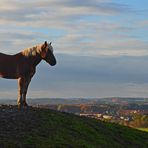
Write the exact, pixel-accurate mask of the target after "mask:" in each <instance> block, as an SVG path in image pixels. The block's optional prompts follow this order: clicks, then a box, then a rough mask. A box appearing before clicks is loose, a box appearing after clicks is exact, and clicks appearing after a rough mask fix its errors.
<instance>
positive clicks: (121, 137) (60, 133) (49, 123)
mask: <svg viewBox="0 0 148 148" xmlns="http://www.w3.org/2000/svg"><path fill="white" fill-rule="evenodd" d="M28 114H33V117H34V119H33V121H32V120H31V119H30V118H28V117H27V115H28ZM27 115H26V114H25V115H24V118H26V119H24V118H23V120H25V122H24V121H20V122H22V123H21V124H20V125H21V126H22V125H23V124H24V123H28V125H26V126H28V130H27V128H26V127H24V126H22V127H24V128H25V129H23V128H22V129H21V127H20V128H19V130H18V131H17V136H16V137H15V136H13V137H11V136H9V138H8V139H6V137H5V138H4V139H0V145H1V146H2V147H10V148H11V147H12V148H13V147H21V148H23V147H24V148H25V147H27V148H29V147H35V148H58V147H59V148H67V147H68V148H106V147H107V148H125V147H126V148H146V147H148V133H147V132H142V131H139V130H136V129H131V128H128V127H124V126H121V125H117V124H113V123H106V122H102V121H98V120H95V119H89V118H86V117H79V116H75V115H72V114H68V113H61V112H57V111H52V110H48V109H33V111H31V112H29V111H28V113H27ZM27 120H28V121H27ZM11 126H16V123H14V125H11ZM13 128H14V127H13ZM18 137H19V138H18Z"/></svg>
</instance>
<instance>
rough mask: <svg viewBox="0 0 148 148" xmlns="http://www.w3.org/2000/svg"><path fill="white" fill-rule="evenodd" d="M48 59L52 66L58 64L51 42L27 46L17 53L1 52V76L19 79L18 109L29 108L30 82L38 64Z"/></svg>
mask: <svg viewBox="0 0 148 148" xmlns="http://www.w3.org/2000/svg"><path fill="white" fill-rule="evenodd" d="M41 60H44V61H46V62H47V63H48V64H50V65H51V66H54V65H56V58H55V56H54V54H53V47H52V46H51V42H50V43H48V42H47V41H45V42H44V43H43V44H39V45H36V46H33V47H31V48H26V49H24V50H23V51H21V52H19V53H17V54H15V55H7V54H4V53H0V77H2V78H6V79H17V80H18V99H17V104H18V109H19V110H20V109H22V108H27V107H28V104H27V102H26V94H27V90H28V86H29V83H30V81H31V79H32V77H33V76H34V74H35V72H36V66H37V65H38V64H39V63H40V62H41Z"/></svg>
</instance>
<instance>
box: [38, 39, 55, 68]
mask: <svg viewBox="0 0 148 148" xmlns="http://www.w3.org/2000/svg"><path fill="white" fill-rule="evenodd" d="M41 57H42V59H43V60H45V61H46V62H47V63H49V64H50V65H51V66H54V65H56V59H55V56H54V54H53V47H52V46H51V42H50V43H47V41H45V43H44V44H43V45H42V46H41Z"/></svg>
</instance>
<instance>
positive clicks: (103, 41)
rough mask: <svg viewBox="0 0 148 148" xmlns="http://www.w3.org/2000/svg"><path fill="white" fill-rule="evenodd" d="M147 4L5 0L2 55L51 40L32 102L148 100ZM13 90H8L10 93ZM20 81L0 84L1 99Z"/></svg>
mask: <svg viewBox="0 0 148 148" xmlns="http://www.w3.org/2000/svg"><path fill="white" fill-rule="evenodd" d="M147 14H148V1H147V0H142V1H139V0H130V1H129V0H93V1H90V0H85V1H83V0H82V1H80V0H60V1H59V0H42V1H39V0H26V1H21V0H1V1H0V18H1V19H0V45H1V48H0V52H4V53H7V54H15V53H17V52H19V51H21V50H22V49H24V48H27V47H31V46H33V45H36V44H40V43H42V42H44V41H45V40H48V41H49V42H50V41H52V43H53V47H54V53H55V55H56V57H57V61H58V64H57V65H56V66H55V67H49V65H47V64H46V63H45V62H42V63H41V64H40V65H39V66H38V67H37V73H36V75H35V77H34V78H33V80H32V83H31V85H30V88H29V92H28V97H33V98H37V97H38V98H39V97H67V98H68V97H108V96H130V97H132V96H133V97H140V96H142V97H148V70H147V69H148V68H147V65H148V18H147ZM8 90H9V91H8ZM16 90H17V82H16V81H14V80H5V79H2V78H1V79H0V98H10V97H11V98H16V97H17V93H16V92H17V91H16Z"/></svg>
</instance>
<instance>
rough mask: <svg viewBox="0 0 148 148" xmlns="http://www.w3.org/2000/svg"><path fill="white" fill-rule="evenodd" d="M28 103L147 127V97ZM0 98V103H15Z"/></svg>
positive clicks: (49, 100)
mask: <svg viewBox="0 0 148 148" xmlns="http://www.w3.org/2000/svg"><path fill="white" fill-rule="evenodd" d="M28 102H29V104H31V105H33V106H37V107H41V108H48V109H53V110H57V111H60V112H67V113H72V114H75V115H79V116H85V117H89V118H95V119H97V120H102V121H107V122H113V123H118V124H121V125H125V126H129V127H133V128H148V98H120V97H112V98H91V99H89V98H73V99H64V98H63V99H61V98H54V99H48V98H44V99H42V98H41V99H29V100H28ZM15 103H16V102H15V101H14V100H6V99H3V100H0V104H15Z"/></svg>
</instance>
